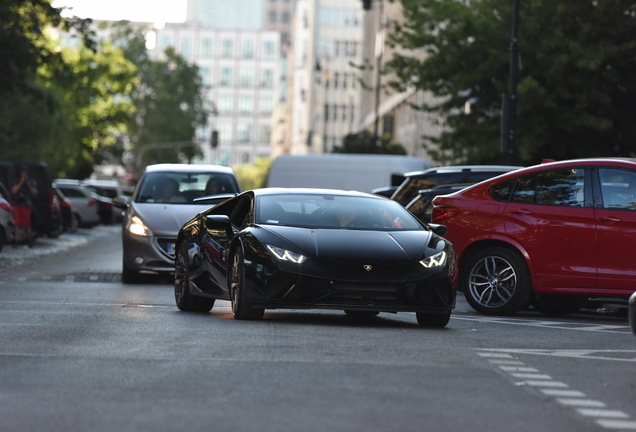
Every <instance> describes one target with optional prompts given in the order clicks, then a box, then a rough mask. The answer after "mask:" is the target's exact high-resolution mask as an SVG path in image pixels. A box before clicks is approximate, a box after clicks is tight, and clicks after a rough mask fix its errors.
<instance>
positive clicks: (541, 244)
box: [433, 158, 636, 314]
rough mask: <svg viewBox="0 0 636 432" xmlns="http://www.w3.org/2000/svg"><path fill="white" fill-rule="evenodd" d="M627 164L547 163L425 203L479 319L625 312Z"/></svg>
mask: <svg viewBox="0 0 636 432" xmlns="http://www.w3.org/2000/svg"><path fill="white" fill-rule="evenodd" d="M634 193H636V159H624V158H607V159H603V158H600V159H577V160H569V161H562V162H550V163H545V164H541V165H536V166H533V167H529V168H525V169H522V170H518V171H515V172H512V173H509V174H505V175H502V176H500V177H497V178H495V179H491V180H486V181H483V182H481V183H479V184H476V185H474V186H470V187H468V188H466V189H463V190H462V191H459V192H456V193H453V194H450V195H443V196H438V197H436V198H435V199H434V201H433V203H434V208H433V222H435V223H438V224H444V225H446V226H447V228H448V234H447V238H448V240H450V241H451V242H452V243H453V244H454V246H455V248H456V250H457V256H458V267H459V285H458V289H459V290H461V291H463V292H464V295H465V296H466V299H467V300H468V302H469V303H470V305H471V306H472V307H473V308H474V309H475V310H477V311H479V312H481V313H485V314H513V313H515V312H517V311H519V310H521V309H524V308H525V307H526V306H528V305H530V304H533V305H534V307H535V308H537V309H538V310H540V311H543V312H546V313H549V314H567V313H572V312H575V311H577V310H578V309H580V308H581V307H582V306H583V305H584V304H585V302H587V301H588V300H590V299H592V300H595V301H602V300H603V299H608V300H610V301H613V302H617V301H618V302H622V304H625V301H626V300H627V298H628V297H629V296H630V295H631V293H632V292H633V291H634V286H636V266H635V265H634V262H636V198H634Z"/></svg>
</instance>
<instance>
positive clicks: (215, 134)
mask: <svg viewBox="0 0 636 432" xmlns="http://www.w3.org/2000/svg"><path fill="white" fill-rule="evenodd" d="M210 146H211V147H212V148H213V149H215V148H217V147H218V146H219V131H218V130H216V129H215V130H213V131H212V135H210Z"/></svg>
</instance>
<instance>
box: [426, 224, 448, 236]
mask: <svg viewBox="0 0 636 432" xmlns="http://www.w3.org/2000/svg"><path fill="white" fill-rule="evenodd" d="M427 226H428V229H430V230H431V231H433V232H434V233H435V234H437V235H438V236H440V237H444V236H445V235H446V233H447V232H448V228H446V225H439V224H428V225H427Z"/></svg>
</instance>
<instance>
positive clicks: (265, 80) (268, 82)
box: [261, 69, 274, 88]
mask: <svg viewBox="0 0 636 432" xmlns="http://www.w3.org/2000/svg"><path fill="white" fill-rule="evenodd" d="M261 87H264V88H272V87H274V71H273V70H271V69H265V70H263V76H262V80H261Z"/></svg>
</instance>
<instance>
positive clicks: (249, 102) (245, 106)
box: [239, 96, 254, 114]
mask: <svg viewBox="0 0 636 432" xmlns="http://www.w3.org/2000/svg"><path fill="white" fill-rule="evenodd" d="M253 112H254V98H252V96H241V97H240V98H239V113H241V114H252V113H253Z"/></svg>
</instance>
